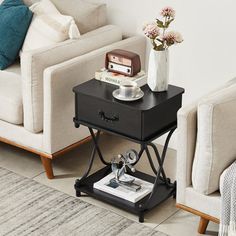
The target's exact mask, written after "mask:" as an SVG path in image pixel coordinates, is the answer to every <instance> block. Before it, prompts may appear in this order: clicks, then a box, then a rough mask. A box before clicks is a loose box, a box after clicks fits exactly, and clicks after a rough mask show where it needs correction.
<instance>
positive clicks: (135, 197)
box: [93, 173, 153, 203]
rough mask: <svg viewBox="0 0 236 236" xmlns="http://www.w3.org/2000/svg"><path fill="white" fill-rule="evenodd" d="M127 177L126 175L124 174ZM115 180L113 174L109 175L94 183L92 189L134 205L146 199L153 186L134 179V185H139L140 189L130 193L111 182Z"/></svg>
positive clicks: (121, 186)
mask: <svg viewBox="0 0 236 236" xmlns="http://www.w3.org/2000/svg"><path fill="white" fill-rule="evenodd" d="M125 175H126V176H129V175H128V174H125ZM114 179H115V175H114V173H110V174H109V175H107V176H105V177H104V178H102V179H101V180H99V181H98V182H96V183H94V185H93V188H94V190H95V191H96V189H97V190H99V191H102V192H105V193H109V194H111V195H114V196H116V197H119V198H123V199H124V200H127V201H129V202H133V203H136V202H138V201H139V200H141V199H142V198H144V197H146V196H147V195H148V194H149V193H151V192H152V189H153V184H152V183H149V182H147V181H144V180H141V179H139V178H135V180H134V183H135V184H138V185H140V187H141V188H140V189H139V190H137V191H136V192H135V191H131V190H129V189H127V188H126V187H124V186H123V185H119V184H118V185H114V184H112V182H111V181H113V180H114Z"/></svg>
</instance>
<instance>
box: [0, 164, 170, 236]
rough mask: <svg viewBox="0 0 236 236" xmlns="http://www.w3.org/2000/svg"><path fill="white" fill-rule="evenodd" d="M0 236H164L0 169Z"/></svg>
mask: <svg viewBox="0 0 236 236" xmlns="http://www.w3.org/2000/svg"><path fill="white" fill-rule="evenodd" d="M0 235H1V236H5V235H7V236H8V235H9V236H13V235H14V236H19V235H20V236H24V235H30V236H44V235H45V236H52V235H56V236H70V235H72V236H77V235H78V236H90V235H91V236H93V235H99V236H109V235H119V236H122V235H124V236H132V235H135V236H147V235H153V236H166V234H163V233H160V232H157V231H155V230H153V229H151V228H148V227H146V226H144V225H142V224H139V223H136V222H133V221H131V220H129V219H126V218H124V217H122V216H120V215H118V214H115V213H113V212H110V211H108V210H105V209H102V208H99V207H96V206H93V205H91V204H88V203H85V202H83V201H81V200H79V199H78V198H75V197H72V196H69V195H67V194H65V193H62V192H59V191H57V190H55V189H52V188H49V187H47V186H44V185H42V184H39V183H37V182H35V181H33V180H32V179H28V178H25V177H22V176H20V175H18V174H15V173H13V172H10V171H8V170H6V169H3V168H0Z"/></svg>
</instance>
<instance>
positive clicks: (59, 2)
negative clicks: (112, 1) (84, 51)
mask: <svg viewBox="0 0 236 236" xmlns="http://www.w3.org/2000/svg"><path fill="white" fill-rule="evenodd" d="M52 2H53V3H54V4H55V6H56V7H57V9H58V10H59V11H60V12H61V13H62V14H64V15H69V16H72V17H73V18H74V20H75V23H76V24H77V26H78V28H79V31H80V33H81V34H84V33H87V32H89V31H92V30H94V29H97V28H99V27H101V26H104V25H106V24H107V15H106V4H97V3H90V2H88V1H86V0H68V1H65V0H52Z"/></svg>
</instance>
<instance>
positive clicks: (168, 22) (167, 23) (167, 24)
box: [165, 18, 174, 28]
mask: <svg viewBox="0 0 236 236" xmlns="http://www.w3.org/2000/svg"><path fill="white" fill-rule="evenodd" d="M173 20H174V18H172V19H171V20H168V21H167V22H166V25H165V28H168V27H169V26H170V23H171V22H172V21H173Z"/></svg>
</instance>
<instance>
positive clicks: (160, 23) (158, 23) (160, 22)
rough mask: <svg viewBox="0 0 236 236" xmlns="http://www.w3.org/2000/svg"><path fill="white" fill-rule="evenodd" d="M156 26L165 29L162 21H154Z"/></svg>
mask: <svg viewBox="0 0 236 236" xmlns="http://www.w3.org/2000/svg"><path fill="white" fill-rule="evenodd" d="M156 23H157V26H158V27H160V28H165V26H164V23H163V21H161V20H158V19H156Z"/></svg>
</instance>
